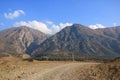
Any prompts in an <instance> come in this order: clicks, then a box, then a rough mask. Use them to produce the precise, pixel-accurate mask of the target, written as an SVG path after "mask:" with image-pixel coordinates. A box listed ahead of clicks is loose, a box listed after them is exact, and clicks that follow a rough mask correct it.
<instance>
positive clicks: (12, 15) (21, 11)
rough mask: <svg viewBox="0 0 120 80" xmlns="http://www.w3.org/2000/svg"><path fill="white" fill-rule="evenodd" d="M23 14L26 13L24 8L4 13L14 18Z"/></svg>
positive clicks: (5, 15) (7, 16) (6, 16)
mask: <svg viewBox="0 0 120 80" xmlns="http://www.w3.org/2000/svg"><path fill="white" fill-rule="evenodd" d="M21 14H25V12H24V11H23V10H16V11H14V12H13V13H11V12H10V13H4V17H5V18H7V19H14V18H17V17H19V16H20V15H21Z"/></svg>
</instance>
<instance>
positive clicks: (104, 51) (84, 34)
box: [32, 24, 120, 58]
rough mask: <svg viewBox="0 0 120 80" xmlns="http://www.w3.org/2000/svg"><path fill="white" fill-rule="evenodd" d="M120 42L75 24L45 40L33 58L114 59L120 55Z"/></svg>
mask: <svg viewBox="0 0 120 80" xmlns="http://www.w3.org/2000/svg"><path fill="white" fill-rule="evenodd" d="M118 44H120V42H119V41H118V40H117V39H114V38H110V37H109V36H105V35H103V34H100V32H99V31H97V30H93V29H90V28H88V27H86V26H83V25H79V24H73V25H72V26H68V27H65V28H64V29H62V30H61V31H60V32H58V33H57V34H55V35H53V36H52V37H50V38H49V39H47V40H45V41H44V42H43V43H42V44H41V45H40V47H39V48H38V49H36V50H35V51H34V52H33V53H32V55H33V57H38V56H39V57H41V56H48V57H52V58H53V56H55V57H59V56H60V57H62V58H63V57H71V55H72V54H73V53H74V56H75V57H76V58H82V57H86V58H113V57H116V56H118V55H119V54H120V51H119V49H120V47H119V45H118Z"/></svg>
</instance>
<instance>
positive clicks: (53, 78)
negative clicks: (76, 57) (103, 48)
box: [0, 61, 98, 80]
mask: <svg viewBox="0 0 120 80" xmlns="http://www.w3.org/2000/svg"><path fill="white" fill-rule="evenodd" d="M97 64H98V63H91V62H54V61H53V62H52V61H51V62H49V61H48V62H39V61H37V62H17V63H6V64H4V65H3V64H2V65H0V71H1V72H0V80H89V79H90V80H94V79H92V78H90V76H89V74H91V71H90V70H91V69H92V67H93V66H95V65H97ZM87 78H88V79H87Z"/></svg>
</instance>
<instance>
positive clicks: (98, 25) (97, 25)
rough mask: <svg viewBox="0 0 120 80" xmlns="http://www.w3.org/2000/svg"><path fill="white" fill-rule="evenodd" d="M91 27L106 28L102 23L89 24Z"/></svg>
mask: <svg viewBox="0 0 120 80" xmlns="http://www.w3.org/2000/svg"><path fill="white" fill-rule="evenodd" d="M89 28H91V29H98V28H105V26H103V25H102V24H95V25H89Z"/></svg>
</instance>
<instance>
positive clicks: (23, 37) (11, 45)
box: [0, 26, 47, 56]
mask: <svg viewBox="0 0 120 80" xmlns="http://www.w3.org/2000/svg"><path fill="white" fill-rule="evenodd" d="M46 38H47V35H46V34H44V33H42V32H40V31H37V30H34V29H31V28H28V27H26V26H22V27H13V28H10V29H7V30H3V31H0V55H5V54H6V55H8V54H11V55H13V56H19V55H21V54H23V53H25V52H27V53H31V52H32V51H33V50H34V49H36V48H37V46H38V45H40V43H41V42H43V41H44V40H45V39H46Z"/></svg>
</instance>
